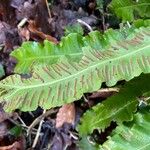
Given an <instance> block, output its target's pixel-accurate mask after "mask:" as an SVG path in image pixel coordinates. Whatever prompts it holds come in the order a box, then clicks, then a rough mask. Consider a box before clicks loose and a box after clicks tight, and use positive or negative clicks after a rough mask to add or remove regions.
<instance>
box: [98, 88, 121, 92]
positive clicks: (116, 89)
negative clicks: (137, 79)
mask: <svg viewBox="0 0 150 150" xmlns="http://www.w3.org/2000/svg"><path fill="white" fill-rule="evenodd" d="M119 90H120V89H119V88H102V89H100V90H98V91H97V92H119Z"/></svg>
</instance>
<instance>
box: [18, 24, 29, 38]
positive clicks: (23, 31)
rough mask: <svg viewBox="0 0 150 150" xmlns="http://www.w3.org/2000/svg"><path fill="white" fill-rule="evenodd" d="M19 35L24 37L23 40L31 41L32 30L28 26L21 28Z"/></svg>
mask: <svg viewBox="0 0 150 150" xmlns="http://www.w3.org/2000/svg"><path fill="white" fill-rule="evenodd" d="M19 35H20V36H21V37H22V39H23V41H29V39H30V32H29V30H28V29H27V28H26V27H24V28H20V29H19Z"/></svg>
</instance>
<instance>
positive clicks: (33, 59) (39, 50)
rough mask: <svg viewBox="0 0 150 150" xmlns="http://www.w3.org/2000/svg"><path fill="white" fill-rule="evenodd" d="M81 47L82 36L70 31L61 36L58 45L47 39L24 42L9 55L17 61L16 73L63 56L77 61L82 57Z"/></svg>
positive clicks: (55, 60)
mask: <svg viewBox="0 0 150 150" xmlns="http://www.w3.org/2000/svg"><path fill="white" fill-rule="evenodd" d="M82 47H83V41H82V36H81V35H79V34H76V33H72V34H70V35H68V36H66V37H64V38H62V41H61V42H60V44H58V45H56V44H54V43H52V42H49V41H47V40H45V41H44V43H43V45H42V44H40V43H37V42H24V43H23V44H22V46H21V47H19V48H18V49H16V50H14V51H13V52H12V53H11V56H13V57H14V58H16V59H17V62H18V63H17V65H16V67H15V72H16V73H29V71H31V68H32V66H34V65H39V64H40V65H41V64H54V63H56V62H57V61H58V59H60V60H61V59H63V58H64V56H66V57H68V58H70V59H71V60H73V61H77V62H78V61H79V60H80V59H81V57H82V51H81V49H82Z"/></svg>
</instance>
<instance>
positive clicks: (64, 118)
mask: <svg viewBox="0 0 150 150" xmlns="http://www.w3.org/2000/svg"><path fill="white" fill-rule="evenodd" d="M74 121H75V106H74V103H70V104H66V105H64V106H62V107H61V108H60V109H59V111H58V113H57V117H56V128H59V127H61V126H62V125H63V124H64V123H70V124H74Z"/></svg>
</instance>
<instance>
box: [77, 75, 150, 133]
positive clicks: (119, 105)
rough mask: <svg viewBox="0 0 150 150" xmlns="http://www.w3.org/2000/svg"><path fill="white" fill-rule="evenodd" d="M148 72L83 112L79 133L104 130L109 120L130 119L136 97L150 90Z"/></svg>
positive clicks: (134, 108) (136, 101)
mask: <svg viewBox="0 0 150 150" xmlns="http://www.w3.org/2000/svg"><path fill="white" fill-rule="evenodd" d="M149 82H150V74H147V75H143V76H140V77H137V78H135V79H133V80H131V81H130V82H128V83H126V85H125V86H124V87H123V88H122V90H120V92H119V93H118V94H116V95H114V96H112V97H110V98H108V99H107V100H105V101H104V102H102V103H100V104H98V105H96V106H94V107H93V109H92V110H89V111H88V112H86V113H85V115H84V116H83V118H82V120H81V123H82V124H81V125H79V133H80V134H81V135H86V134H89V133H91V132H92V131H93V130H94V129H100V130H104V129H105V128H106V127H108V126H109V125H110V123H111V121H116V122H117V123H121V122H123V121H129V120H132V117H133V112H135V111H136V109H137V105H138V99H137V98H138V97H139V96H142V94H144V93H145V92H148V91H150V84H149Z"/></svg>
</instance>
